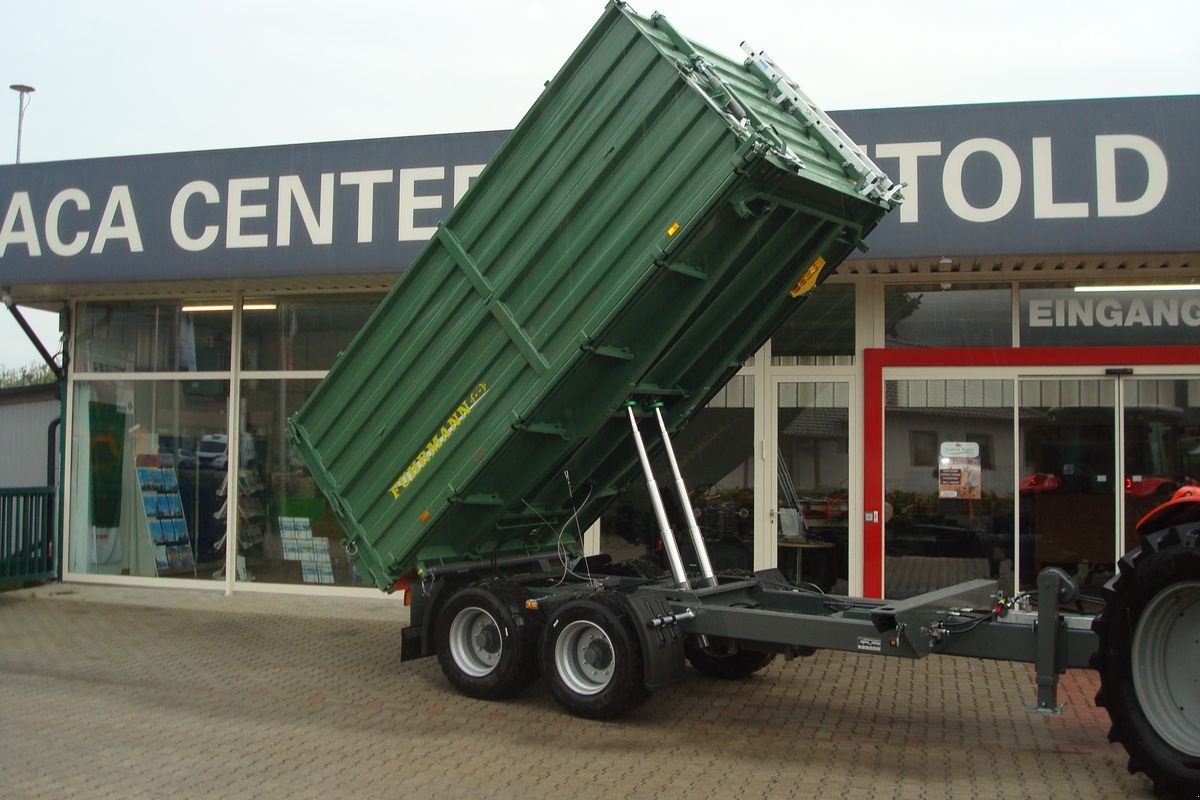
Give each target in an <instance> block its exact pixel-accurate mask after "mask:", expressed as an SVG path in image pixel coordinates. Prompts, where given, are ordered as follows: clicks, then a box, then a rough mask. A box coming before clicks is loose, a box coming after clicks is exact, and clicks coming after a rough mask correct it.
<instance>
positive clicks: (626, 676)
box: [541, 592, 648, 719]
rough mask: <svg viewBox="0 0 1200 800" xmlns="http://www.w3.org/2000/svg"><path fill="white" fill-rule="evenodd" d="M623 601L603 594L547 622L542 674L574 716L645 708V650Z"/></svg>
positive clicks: (607, 714)
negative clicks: (643, 659)
mask: <svg viewBox="0 0 1200 800" xmlns="http://www.w3.org/2000/svg"><path fill="white" fill-rule="evenodd" d="M629 619H630V618H629V614H628V612H627V611H626V610H625V606H624V603H623V602H622V600H621V598H620V597H618V596H616V595H613V594H606V593H603V592H597V593H596V594H593V595H589V596H588V597H585V598H582V599H579V600H572V601H571V602H569V603H567V604H566V605H564V606H563V607H562V608H560V609H558V611H556V612H555V613H554V615H553V616H551V617H550V619H549V620H548V621H547V622H546V627H545V629H544V630H543V633H542V646H541V661H542V674H543V675H544V676H545V678H546V683H547V685H548V686H549V687H550V693H551V694H553V695H554V698H555V699H556V700H557V701H558V702H559V704H561V705H562V707H563V708H565V709H566V710H567V711H568V712H570V713H571V714H574V715H575V716H578V717H586V718H588V719H611V718H613V717H616V716H619V715H620V714H623V713H624V712H626V711H628V710H629V709H631V708H633V707H635V706H637V705H639V704H641V703H642V702H643V701H644V700H645V699H646V697H647V696H648V693H647V691H646V688H645V683H644V677H643V667H642V648H641V644H640V643H639V641H638V638H637V634H636V633H635V632H634V630H633V627H632V625H631V623H630V621H629Z"/></svg>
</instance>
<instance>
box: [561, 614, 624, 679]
mask: <svg viewBox="0 0 1200 800" xmlns="http://www.w3.org/2000/svg"><path fill="white" fill-rule="evenodd" d="M616 661H617V659H616V653H615V651H614V650H613V644H612V640H611V639H609V638H608V634H607V633H605V632H604V629H603V628H601V627H600V626H599V625H597V624H595V623H594V622H588V621H587V620H576V621H574V622H571V623H568V624H567V626H566V627H564V628H563V629H562V632H561V633H560V634H559V635H558V639H557V640H556V641H555V642H554V666H555V668H556V669H557V670H558V675H559V677H560V678H562V681H563V683H564V684H566V685H567V687H568V688H569V689H570V690H571V691H573V692H575V693H576V694H582V695H594V694H599V693H600V692H602V691H604V689H605V688H606V687H607V686H608V685H609V684H610V683H611V682H612V678H613V670H614V668H615V667H616Z"/></svg>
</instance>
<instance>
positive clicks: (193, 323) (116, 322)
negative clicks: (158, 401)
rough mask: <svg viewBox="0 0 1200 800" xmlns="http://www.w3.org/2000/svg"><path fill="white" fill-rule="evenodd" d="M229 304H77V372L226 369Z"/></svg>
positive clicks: (231, 317) (230, 321) (228, 357)
mask: <svg viewBox="0 0 1200 800" xmlns="http://www.w3.org/2000/svg"><path fill="white" fill-rule="evenodd" d="M232 308H233V306H232V305H229V304H221V303H219V302H217V303H207V302H206V303H182V302H176V301H149V302H97V303H80V304H79V305H78V306H77V308H76V320H75V364H74V369H75V371H76V372H83V373H96V372H226V371H228V370H229V367H230V363H231V362H230V344H231V341H232V338H231V330H232V320H233V312H232Z"/></svg>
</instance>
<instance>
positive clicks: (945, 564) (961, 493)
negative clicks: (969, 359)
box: [883, 373, 1015, 599]
mask: <svg viewBox="0 0 1200 800" xmlns="http://www.w3.org/2000/svg"><path fill="white" fill-rule="evenodd" d="M948 375H950V376H949V377H931V378H915V379H909V380H889V381H887V382H886V384H885V386H886V389H885V405H884V408H885V416H884V496H883V499H884V504H883V530H884V535H883V538H884V596H885V597H890V598H897V599H900V598H905V597H912V596H913V595H917V594H921V593H923V592H928V591H931V590H933V589H938V588H941V587H944V586H951V585H953V584H956V583H960V582H962V581H966V580H971V579H974V578H989V577H990V578H995V579H997V582H998V584H999V585H1000V586H1001V587H1003V588H1005V589H1006V590H1007V589H1009V588H1010V587H1011V586H1012V584H1013V578H1012V570H1013V568H1014V556H1015V553H1014V541H1013V506H1014V504H1013V486H1014V483H1015V478H1014V471H1013V466H1014V459H1013V447H1012V438H1013V437H1012V430H1013V422H1012V419H1013V381H1012V380H1010V379H1009V380H1006V379H964V378H957V377H952V375H953V373H948Z"/></svg>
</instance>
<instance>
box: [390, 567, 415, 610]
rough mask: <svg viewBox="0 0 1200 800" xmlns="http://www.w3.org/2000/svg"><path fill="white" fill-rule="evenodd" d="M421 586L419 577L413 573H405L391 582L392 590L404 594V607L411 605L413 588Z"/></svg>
mask: <svg viewBox="0 0 1200 800" xmlns="http://www.w3.org/2000/svg"><path fill="white" fill-rule="evenodd" d="M420 585H421V576H420V575H418V574H417V573H416V572H415V571H414V572H406V573H404V574H403V575H401V576H400V577H399V578H396V580H394V581H392V590H393V591H397V592H404V605H406V606H411V605H412V593H413V587H414V586H417V587H419V586H420Z"/></svg>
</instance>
